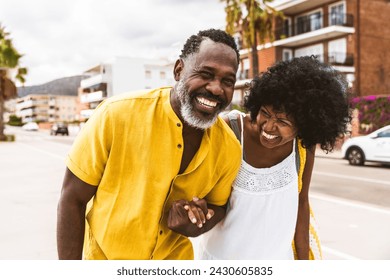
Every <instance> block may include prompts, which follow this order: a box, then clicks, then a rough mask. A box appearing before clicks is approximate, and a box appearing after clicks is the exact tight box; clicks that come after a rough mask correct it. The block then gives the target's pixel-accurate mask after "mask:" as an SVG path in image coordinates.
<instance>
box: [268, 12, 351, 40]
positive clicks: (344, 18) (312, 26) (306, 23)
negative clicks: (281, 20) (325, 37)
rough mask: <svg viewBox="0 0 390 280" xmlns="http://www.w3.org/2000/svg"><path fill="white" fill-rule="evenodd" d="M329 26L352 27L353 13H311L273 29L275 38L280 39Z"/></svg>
mask: <svg viewBox="0 0 390 280" xmlns="http://www.w3.org/2000/svg"><path fill="white" fill-rule="evenodd" d="M329 26H347V27H353V15H351V14H337V13H335V14H323V15H315V14H311V15H308V16H305V17H299V19H298V20H297V22H296V23H295V24H291V25H289V26H283V27H281V28H277V29H276V30H275V40H281V39H285V38H289V37H292V36H296V35H300V34H304V33H308V32H312V31H315V30H318V29H322V28H325V27H329Z"/></svg>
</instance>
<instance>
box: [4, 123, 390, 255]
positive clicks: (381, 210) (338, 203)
mask: <svg viewBox="0 0 390 280" xmlns="http://www.w3.org/2000/svg"><path fill="white" fill-rule="evenodd" d="M7 132H8V133H13V134H16V141H15V142H11V143H5V142H3V143H0V170H1V171H0V221H1V226H0V229H1V230H0V260H22V259H24V260H54V259H57V253H56V240H55V229H56V210H57V202H58V198H59V194H60V189H61V184H62V177H63V174H64V170H65V164H64V159H65V156H66V154H67V152H68V150H69V149H70V146H71V144H72V142H73V139H74V137H75V133H76V132H73V133H72V131H71V135H70V136H60V135H58V136H50V135H49V132H48V131H39V132H26V131H22V130H21V129H19V128H7ZM389 169H390V168H389V167H384V166H378V165H369V166H364V167H352V166H349V165H348V163H347V162H346V161H344V160H341V159H339V155H337V153H336V155H335V154H331V155H327V156H323V155H322V153H318V156H317V157H316V163H315V168H314V173H313V177H312V184H311V191H310V193H311V195H310V196H311V204H312V207H313V209H314V212H315V215H316V218H317V221H318V224H319V226H320V237H321V241H322V246H323V256H324V259H326V260H341V259H344V260H354V259H363V260H389V259H390V238H389V236H390V178H389V175H388V174H389V171H390V170H389ZM194 242H195V243H196V240H195V241H194Z"/></svg>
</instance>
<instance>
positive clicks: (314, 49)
mask: <svg viewBox="0 0 390 280" xmlns="http://www.w3.org/2000/svg"><path fill="white" fill-rule="evenodd" d="M323 54H324V46H323V44H317V45H311V46H308V47H304V48H299V49H296V50H295V57H301V56H306V55H315V56H317V58H318V60H320V61H322V62H323V61H324V55H323Z"/></svg>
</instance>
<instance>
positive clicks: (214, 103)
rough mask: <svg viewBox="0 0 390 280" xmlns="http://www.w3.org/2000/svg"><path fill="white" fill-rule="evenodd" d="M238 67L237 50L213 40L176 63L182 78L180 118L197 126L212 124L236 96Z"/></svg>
mask: <svg viewBox="0 0 390 280" xmlns="http://www.w3.org/2000/svg"><path fill="white" fill-rule="evenodd" d="M237 68H238V62H237V56H236V53H235V51H234V50H233V49H231V48H230V47H229V46H226V45H224V44H222V43H215V42H213V41H211V40H205V41H203V42H202V43H201V45H200V49H199V52H198V53H195V54H193V55H191V56H189V57H188V58H186V59H185V60H184V61H183V60H181V61H180V62H179V63H178V65H176V69H178V72H177V73H178V74H179V75H178V76H179V77H180V78H179V80H178V83H177V84H176V86H175V93H176V95H177V98H178V101H179V107H180V108H179V111H180V115H181V118H182V119H183V120H184V121H185V122H186V123H187V124H189V125H190V126H193V127H196V128H200V129H207V128H208V127H210V126H211V125H212V124H213V123H214V122H215V120H216V118H217V116H218V114H219V113H220V112H222V111H223V110H224V109H225V108H226V107H227V106H228V105H229V104H230V102H231V100H232V98H233V93H234V84H235V81H236V71H237ZM175 72H176V71H175Z"/></svg>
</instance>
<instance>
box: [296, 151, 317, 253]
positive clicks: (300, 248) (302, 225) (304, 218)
mask: <svg viewBox="0 0 390 280" xmlns="http://www.w3.org/2000/svg"><path fill="white" fill-rule="evenodd" d="M314 156H315V147H313V148H312V149H307V152H306V163H305V169H304V171H303V175H302V189H301V192H300V193H299V205H298V219H297V225H296V228H295V237H294V242H295V249H296V253H297V257H298V259H299V260H308V259H309V249H310V247H309V222H310V204H309V187H310V181H311V174H312V172H313V166H314Z"/></svg>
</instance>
